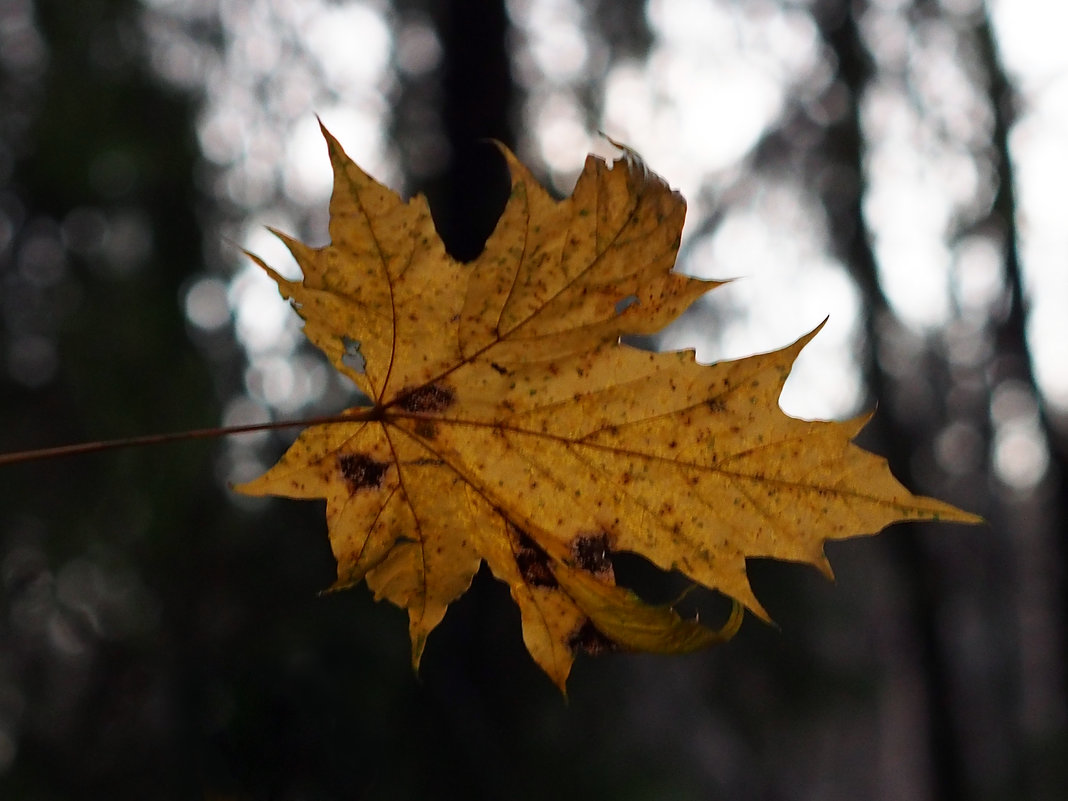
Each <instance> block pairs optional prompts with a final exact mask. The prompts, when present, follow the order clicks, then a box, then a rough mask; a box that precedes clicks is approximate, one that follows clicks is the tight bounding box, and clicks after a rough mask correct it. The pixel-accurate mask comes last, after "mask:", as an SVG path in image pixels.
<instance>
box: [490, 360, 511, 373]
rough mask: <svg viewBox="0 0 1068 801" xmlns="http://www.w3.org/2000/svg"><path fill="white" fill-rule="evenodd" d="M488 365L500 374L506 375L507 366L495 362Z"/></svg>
mask: <svg viewBox="0 0 1068 801" xmlns="http://www.w3.org/2000/svg"><path fill="white" fill-rule="evenodd" d="M490 367H492V368H493V369H494V370H496V371H497V372H498V373H500V374H501V375H508V368H507V367H501V366H500V365H499V364H497V362H490Z"/></svg>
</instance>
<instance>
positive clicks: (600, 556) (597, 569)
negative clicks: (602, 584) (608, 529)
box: [571, 531, 615, 580]
mask: <svg viewBox="0 0 1068 801" xmlns="http://www.w3.org/2000/svg"><path fill="white" fill-rule="evenodd" d="M571 553H572V554H574V557H575V563H576V564H577V565H578V566H579V567H580V568H582V569H583V570H585V571H587V572H588V573H593V574H594V575H595V576H598V577H601V578H610V579H613V580H614V579H615V571H614V570H613V569H612V550H611V548H610V547H609V542H608V534H607V533H605V532H603V531H598V532H597V533H596V534H580V535H579V536H577V537H575V541H574V542H573V543H572V544H571Z"/></svg>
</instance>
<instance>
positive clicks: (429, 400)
mask: <svg viewBox="0 0 1068 801" xmlns="http://www.w3.org/2000/svg"><path fill="white" fill-rule="evenodd" d="M455 400H456V393H455V392H454V391H453V390H452V388H451V387H448V386H445V385H444V384H438V383H434V384H427V385H426V386H423V387H416V388H415V389H413V390H411V391H410V392H405V393H404V394H403V395H401V397H400V398H398V400H397V405H398V406H400V407H401V408H402V409H404V411H406V412H412V413H414V414H419V413H422V412H440V411H444V410H445V409H448V408H449V407H450V406H452V404H453V401H455Z"/></svg>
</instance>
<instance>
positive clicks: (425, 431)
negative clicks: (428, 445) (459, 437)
mask: <svg viewBox="0 0 1068 801" xmlns="http://www.w3.org/2000/svg"><path fill="white" fill-rule="evenodd" d="M415 435H416V436H417V437H422V438H423V439H434V437H436V436H437V435H438V427H437V426H436V425H434V423H433V422H431V421H430V420H420V421H419V422H418V423H416V424H415Z"/></svg>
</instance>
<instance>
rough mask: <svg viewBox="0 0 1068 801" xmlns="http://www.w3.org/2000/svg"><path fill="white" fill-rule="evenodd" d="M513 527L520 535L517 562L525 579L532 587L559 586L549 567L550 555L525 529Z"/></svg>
mask: <svg viewBox="0 0 1068 801" xmlns="http://www.w3.org/2000/svg"><path fill="white" fill-rule="evenodd" d="M511 528H512V531H513V532H515V533H517V534H518V535H519V539H518V542H517V543H516V547H515V563H516V564H517V565H518V566H519V573H520V575H522V576H523V581H525V582H526V583H527V584H529V585H530V586H531V587H555V586H557V581H556V576H554V575H553V571H552V570H551V569H550V567H549V555H548V554H546V553H545V551H543V550H542V549H541V548H540V547H538V543H536V542H534V540H532V539H531V538H530V535H528V534H527V533H526V532H525V531H522V530H521V529H519V528H516V527H515V526H511Z"/></svg>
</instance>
